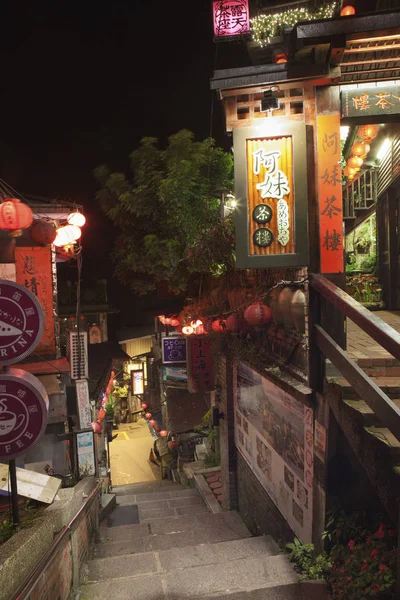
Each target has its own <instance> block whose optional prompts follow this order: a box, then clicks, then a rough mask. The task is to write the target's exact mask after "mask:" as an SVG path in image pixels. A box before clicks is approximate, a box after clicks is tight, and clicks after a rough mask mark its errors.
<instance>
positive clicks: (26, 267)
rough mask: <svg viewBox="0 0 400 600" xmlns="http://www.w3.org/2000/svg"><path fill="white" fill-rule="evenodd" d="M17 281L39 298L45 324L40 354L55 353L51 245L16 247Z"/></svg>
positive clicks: (39, 346)
mask: <svg viewBox="0 0 400 600" xmlns="http://www.w3.org/2000/svg"><path fill="white" fill-rule="evenodd" d="M15 263H16V281H17V283H19V284H20V285H23V286H24V287H26V288H27V289H28V290H30V291H31V292H32V293H33V294H35V296H36V297H37V299H38V300H39V302H40V304H41V306H42V308H43V311H44V319H45V326H44V331H43V335H42V337H41V340H40V343H39V345H38V347H37V348H36V352H37V353H38V354H55V352H56V342H55V321H56V319H55V316H54V303H53V275H52V255H51V248H50V247H41V246H27V247H17V248H16V249H15Z"/></svg>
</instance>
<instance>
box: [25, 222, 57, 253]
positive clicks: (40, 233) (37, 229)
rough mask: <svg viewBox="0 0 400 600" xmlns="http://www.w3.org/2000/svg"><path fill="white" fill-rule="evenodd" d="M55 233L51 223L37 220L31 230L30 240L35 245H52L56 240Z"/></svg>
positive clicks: (54, 227)
mask: <svg viewBox="0 0 400 600" xmlns="http://www.w3.org/2000/svg"><path fill="white" fill-rule="evenodd" d="M56 235H57V231H56V226H55V225H54V223H53V221H46V220H45V219H39V220H37V221H35V222H34V223H33V225H32V228H31V238H32V240H33V241H34V242H36V243H37V244H41V245H42V246H46V245H48V244H52V243H53V242H54V240H55V239H56Z"/></svg>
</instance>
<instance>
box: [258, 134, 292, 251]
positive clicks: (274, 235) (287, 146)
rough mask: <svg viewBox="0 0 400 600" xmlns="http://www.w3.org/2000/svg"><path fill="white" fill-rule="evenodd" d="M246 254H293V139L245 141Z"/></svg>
mask: <svg viewBox="0 0 400 600" xmlns="http://www.w3.org/2000/svg"><path fill="white" fill-rule="evenodd" d="M246 145H247V151H246V154H247V166H248V167H247V168H248V178H247V185H248V209H249V210H248V219H249V254H256V255H266V254H292V253H294V252H295V243H294V219H293V215H294V200H293V144H292V138H291V137H290V136H288V137H281V138H264V139H256V140H252V139H250V140H247V141H246Z"/></svg>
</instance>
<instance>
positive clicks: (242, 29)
mask: <svg viewBox="0 0 400 600" xmlns="http://www.w3.org/2000/svg"><path fill="white" fill-rule="evenodd" d="M213 23H214V39H215V40H218V39H219V38H230V37H234V36H237V35H243V34H247V33H249V32H250V17H249V0H218V1H217V2H213Z"/></svg>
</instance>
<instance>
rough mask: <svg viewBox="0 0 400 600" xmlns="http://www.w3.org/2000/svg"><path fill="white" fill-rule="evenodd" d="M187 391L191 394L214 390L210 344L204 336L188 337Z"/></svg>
mask: <svg viewBox="0 0 400 600" xmlns="http://www.w3.org/2000/svg"><path fill="white" fill-rule="evenodd" d="M187 351H188V362H187V367H188V390H189V392H191V393H196V392H202V391H203V392H209V391H211V390H213V389H214V381H213V373H212V358H211V342H210V339H209V338H208V337H207V336H205V335H199V336H188V338H187Z"/></svg>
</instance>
